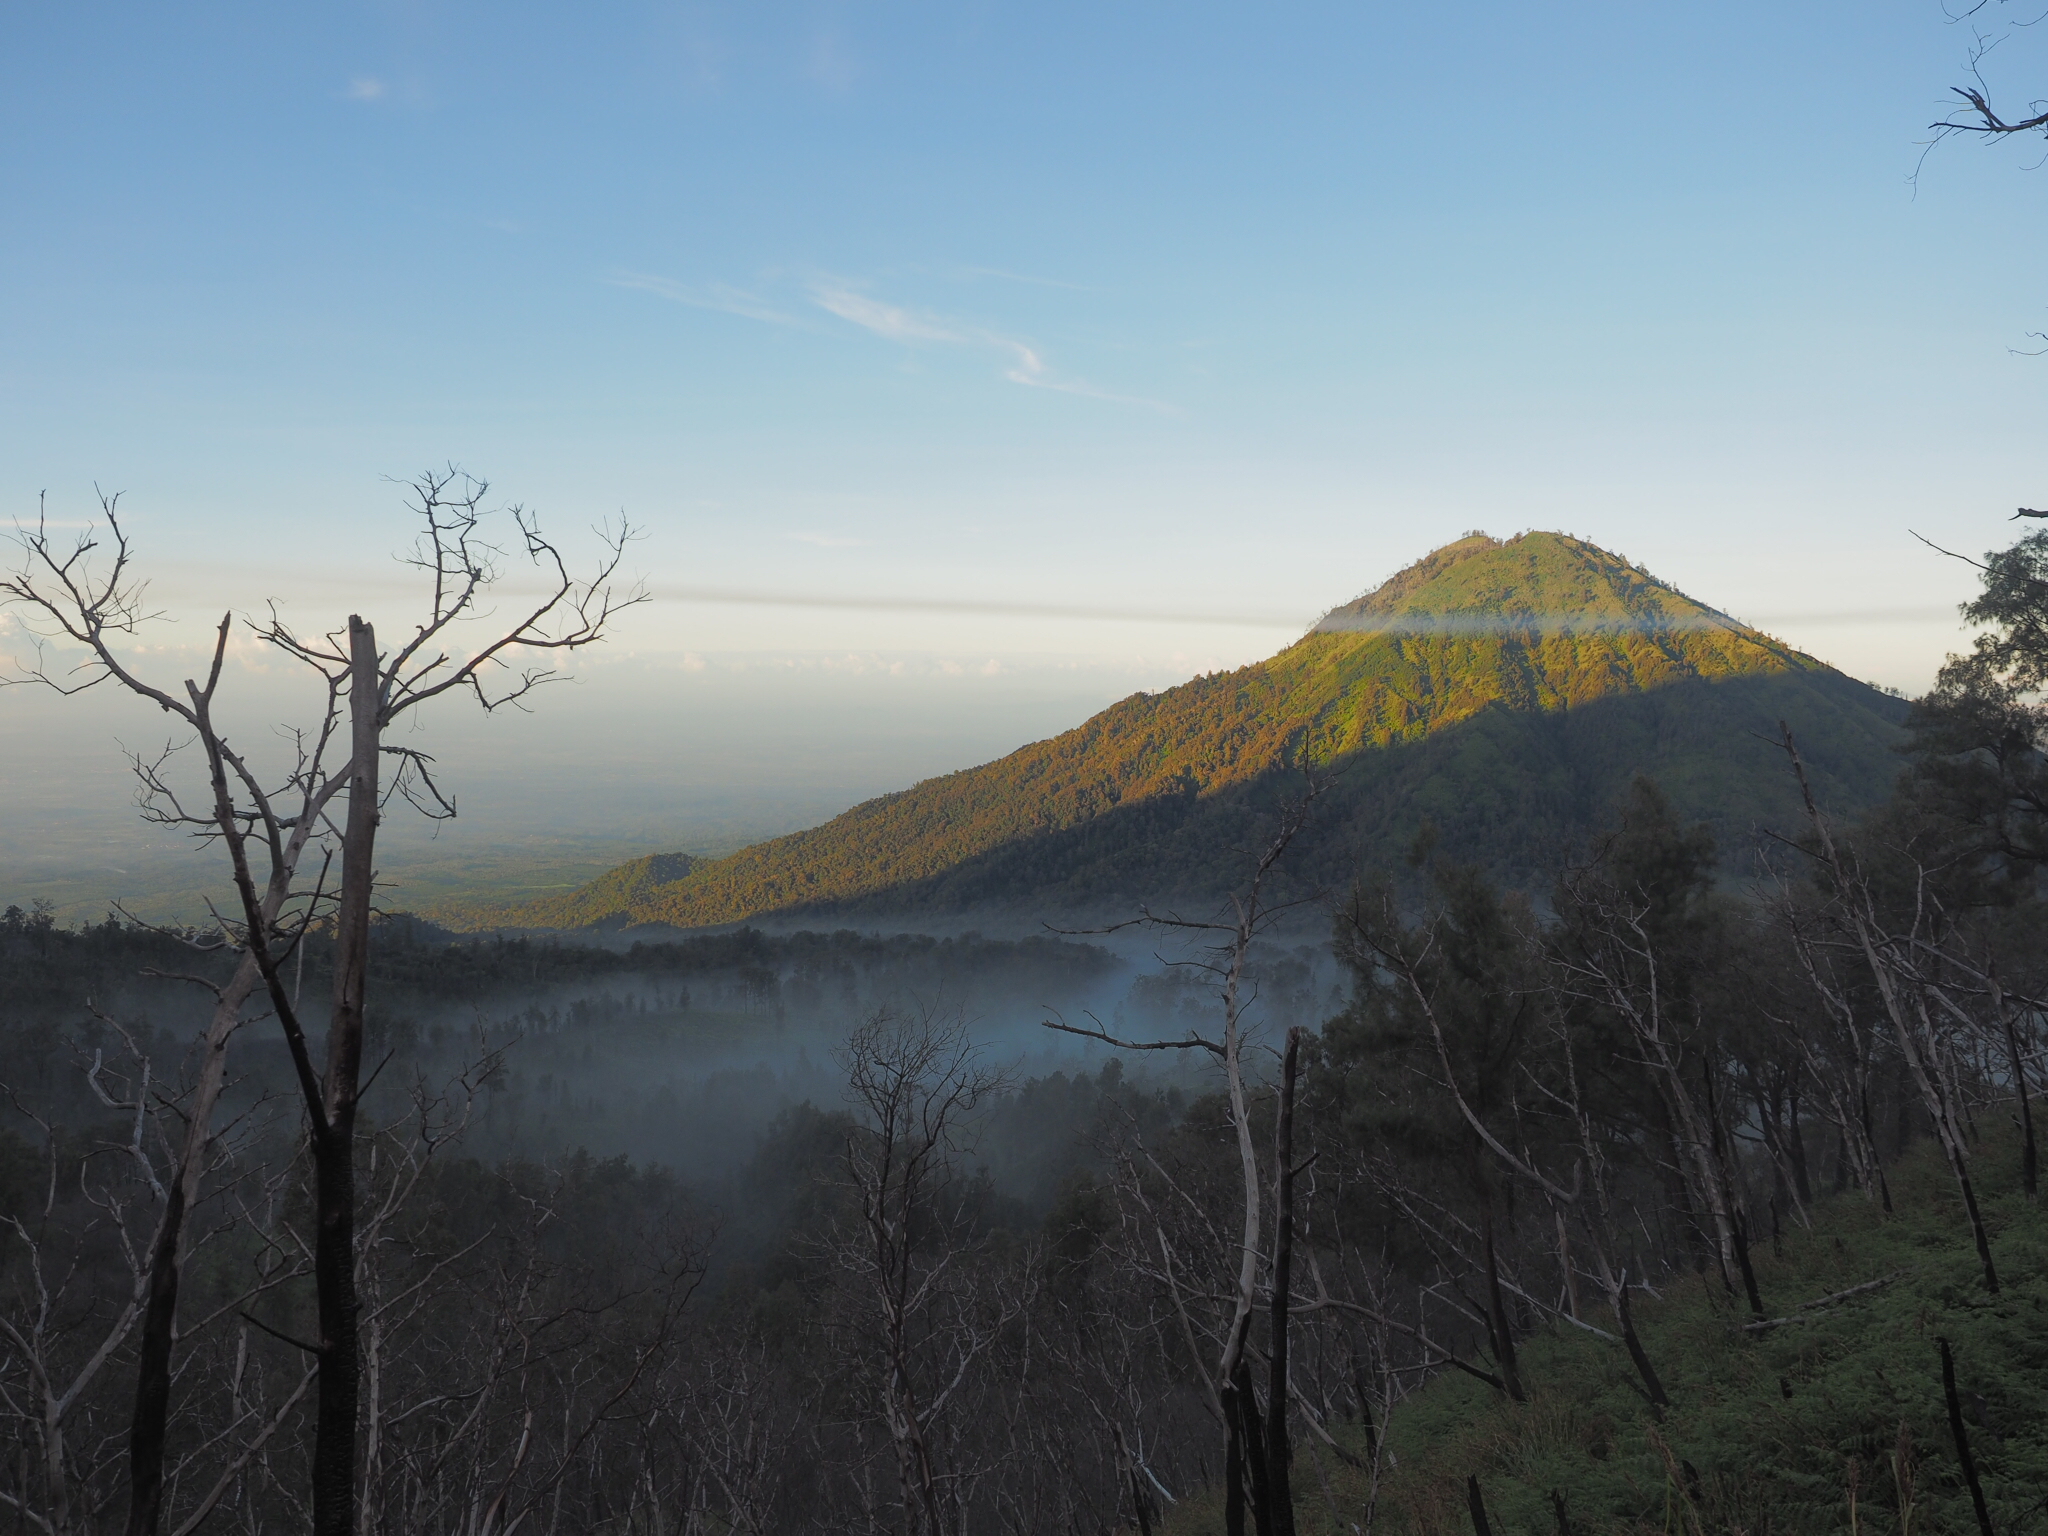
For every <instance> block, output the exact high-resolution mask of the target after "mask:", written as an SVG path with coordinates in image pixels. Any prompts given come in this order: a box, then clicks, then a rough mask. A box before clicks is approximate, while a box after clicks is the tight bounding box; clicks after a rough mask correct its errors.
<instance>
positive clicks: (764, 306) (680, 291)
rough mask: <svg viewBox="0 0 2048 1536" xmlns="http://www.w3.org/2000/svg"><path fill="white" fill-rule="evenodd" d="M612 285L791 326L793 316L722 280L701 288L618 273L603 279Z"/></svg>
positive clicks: (725, 312) (726, 312)
mask: <svg viewBox="0 0 2048 1536" xmlns="http://www.w3.org/2000/svg"><path fill="white" fill-rule="evenodd" d="M606 281H608V282H609V283H610V284H611V285H612V286H613V287H614V288H632V289H637V290H638V291H639V292H641V293H651V294H653V295H654V296H655V297H656V298H662V299H667V300H668V301H669V302H670V303H671V304H687V305H689V306H690V307H691V308H692V309H713V310H717V311H719V312H720V313H721V314H727V315H741V316H744V317H745V318H746V319H748V320H761V321H765V322H766V323H767V324H769V325H795V324H796V323H797V318H796V316H795V315H792V314H789V313H788V312H787V311H784V310H780V309H777V308H776V307H775V306H774V304H773V303H771V302H770V301H769V300H767V299H764V298H762V297H761V296H760V295H759V294H755V293H749V292H748V291H747V290H746V289H744V288H734V287H732V286H730V285H729V284H726V283H707V284H705V285H704V286H703V287H701V288H696V287H691V286H690V285H689V284H687V283H678V282H675V281H674V280H672V279H670V278H666V277H656V276H654V275H652V274H651V273H646V272H620V273H618V274H616V275H615V276H613V277H610V278H608V279H606Z"/></svg>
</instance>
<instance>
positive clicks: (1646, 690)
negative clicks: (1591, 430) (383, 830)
mask: <svg viewBox="0 0 2048 1536" xmlns="http://www.w3.org/2000/svg"><path fill="white" fill-rule="evenodd" d="M1901 712H1902V706H1901V705H1900V704H1899V703H1898V702H1897V701H1896V700H1893V699H1890V698H1888V697H1886V696H1885V695H1884V694H1882V693H1880V692H1879V691H1878V690H1876V689H1874V688H1871V687H1869V686H1867V685H1866V684H1863V683H1859V682H1856V681H1854V680H1852V679H1850V678H1848V677H1845V676H1844V675H1842V674H1841V673H1839V672H1837V671H1835V670H1834V669H1833V668H1830V667H1828V666H1825V665H1823V664H1822V663H1820V662H1818V661H1816V660H1815V659H1814V658H1812V657H1810V656H1807V655H1804V654H1802V653H1800V652H1798V651H1795V650H1793V649H1791V648H1790V647H1788V646H1785V645H1783V644H1781V643H1779V642H1778V641H1776V640H1773V639H1771V638H1770V637H1768V636H1766V635H1763V634H1761V633H1759V632H1757V631H1755V630H1752V629H1749V628H1746V627H1744V626H1742V625H1740V624H1738V623H1736V622H1735V621H1734V620H1732V619H1730V618H1729V617H1728V616H1726V615H1725V614H1721V613H1718V612H1716V611H1715V610H1713V609H1711V608H1708V607H1706V606H1704V605H1703V604H1700V603H1697V602H1695V601H1693V600H1692V599H1690V598H1688V597H1686V596H1685V595H1684V594H1682V593H1680V592H1678V591H1676V590H1674V589H1673V588H1671V587H1669V586H1666V585H1664V584H1662V583H1660V582H1658V581H1656V580H1655V579H1654V578H1653V577H1651V576H1650V575H1649V574H1648V573H1646V572H1644V571H1642V570H1640V569H1638V568H1636V567H1634V566H1632V565H1630V564H1629V563H1628V562H1627V561H1625V560H1623V559H1621V558H1620V557H1618V556H1616V555H1612V554H1609V553H1608V552H1606V551H1605V550H1602V549H1599V548H1597V547H1596V546H1594V545H1591V544H1588V543H1585V542H1583V541H1581V540H1578V539H1573V538H1569V537H1567V536H1565V535H1563V534H1556V533H1528V534H1523V535H1521V536H1519V537H1517V538H1514V539H1510V540H1506V541H1502V540H1497V539H1493V538H1489V537H1487V536H1485V535H1474V536H1471V537H1468V538H1465V539H1462V540H1460V541H1459V542H1457V543H1455V544H1452V545H1448V546H1446V547H1445V548H1443V549H1440V550H1438V551H1436V552H1435V553H1434V554H1432V555H1430V556H1428V557H1427V558H1426V559H1424V560H1422V561H1420V562H1418V563H1417V564H1416V565H1414V566H1412V567H1410V568H1409V569H1408V570H1406V571H1403V572H1402V573H1401V574H1399V575H1398V576H1396V577H1394V578H1393V579H1392V580H1390V581H1388V582H1386V583H1385V584H1384V585H1382V586H1381V587H1379V588H1378V589H1376V590H1375V591H1373V592H1371V593H1369V594H1368V595H1366V596H1365V597H1363V598H1361V599H1359V600H1358V601H1357V602H1354V603H1351V604H1348V605H1346V606H1345V607H1342V608H1339V609H1337V610H1335V611H1333V612H1332V613H1330V614H1329V615H1328V616H1326V617H1325V618H1324V619H1323V620H1322V622H1321V623H1319V624H1318V625H1317V626H1316V628H1315V629H1314V630H1312V631H1311V632H1310V633H1309V634H1307V635H1306V636H1304V637H1303V638H1302V639H1301V640H1299V641H1297V642H1296V643H1295V644H1293V645H1291V646H1289V647H1288V648H1287V649H1285V650H1284V651H1281V652H1280V653H1279V654H1278V655H1276V656H1273V657H1271V658H1270V659H1268V660H1266V661H1263V662H1259V663H1257V664H1255V665H1252V666H1248V667H1243V668H1240V669H1238V670H1237V671H1234V672H1228V673H1216V674H1212V675H1210V676H1207V677H1199V678H1196V679H1194V680H1193V681H1191V682H1188V683H1185V684H1182V685H1181V686H1180V687H1177V688H1172V689H1169V690H1167V691H1166V692H1164V693H1159V694H1135V695H1133V696H1132V697H1130V698H1128V699H1125V700H1123V701H1122V702H1121V703H1118V704H1116V705H1113V706H1111V707H1110V708H1109V709H1106V710H1104V711H1103V712H1102V713H1100V714H1098V715H1096V716H1095V717H1094V718H1093V719H1091V720H1089V721H1087V722H1085V723H1084V724H1082V725H1080V726H1078V727H1076V728H1075V729H1073V730H1071V731H1068V732H1065V733H1064V734H1062V735H1060V736H1056V737H1054V738H1052V739H1051V740H1049V741H1041V742H1035V743H1033V744H1032V745H1030V746H1027V747H1023V748H1020V749H1019V750H1018V751H1016V752H1013V753H1011V754H1010V755H1009V756H1008V757H1005V758H1002V759H1000V760H998V761H996V762H993V763H989V764H985V765H983V766H981V767H978V768H971V769H966V770H964V771H962V772H959V773H954V774H949V775H946V776H944V777H941V778H936V779H930V780H927V781H925V782H924V783H922V784H919V785H917V786H915V787H914V788H911V789H908V790H904V791H902V792H900V793H897V794H893V795H885V796H882V797H881V798H879V799H876V800H870V801H868V802H866V803H865V804H862V805H858V806H856V807H854V808H853V809H852V810H850V811H848V812H846V813H845V814H844V815H841V816H839V817H837V818H835V819H834V820H832V821H829V822H827V823H825V824H824V825H823V826H819V827H815V828H812V829H810V830H808V831H805V832H799V833H796V834H793V835H791V836H788V837H781V838H776V839H774V840H772V841H769V842H765V843H761V844H757V845H756V846H754V847H751V848H746V849H742V850H741V851H740V852H738V853H735V854H733V855H731V856H729V857H727V858H723V859H717V860H707V861H694V862H689V863H688V864H687V866H685V865H683V864H673V865H668V864H662V863H660V862H656V861H646V860H643V861H640V862H639V863H638V864H635V865H629V866H626V867H625V868H624V869H621V870H618V871H614V872H613V873H611V874H609V875H607V876H605V877H604V878H603V879H601V880H599V881H596V882H594V883H592V884H591V885H589V886H586V887H584V888H583V889H581V890H578V891H575V892H573V893H570V894H567V895H565V896H562V897H559V898H553V899H549V900H544V901H539V902H534V903H531V904H528V905H526V906H524V907H521V908H518V909H516V910H515V911H514V912H513V913H511V914H509V917H510V920H511V921H514V922H518V923H523V924H527V925H531V926H536V927H577V926H585V925H591V924H599V923H603V924H609V925H627V924H640V923H668V924H674V925H676V926H679V927H698V926H705V925H712V924H719V923H729V922H735V921H739V920H741V919H745V918H751V917H761V916H768V915H773V914H789V915H792V916H795V915H798V914H802V915H805V916H806V917H810V916H823V915H830V914H834V913H838V914H853V913H861V914H868V915H879V914H883V913H888V914H899V913H900V914H904V915H911V914H926V915H931V914H956V913H963V912H968V911H974V910H979V909H984V908H998V909H1003V910H1006V911H1011V912H1015V913H1017V914H1020V915H1024V914H1029V915H1034V916H1036V915H1044V916H1064V917H1079V916H1094V915H1102V914H1112V913H1116V914H1121V913H1125V912H1128V911H1129V909H1130V908H1131V907H1132V906H1133V905H1134V904H1136V903H1137V902H1140V901H1152V902H1158V901H1162V900H1175V899H1181V900H1201V899H1204V898H1210V897H1213V896H1215V895H1216V894H1218V893H1220V892H1221V891H1224V890H1227V889H1228V888H1229V887H1230V886H1231V885H1232V884H1233V883H1234V881H1235V880H1236V878H1237V874H1238V870H1239V868H1240V866H1241V864H1242V857H1241V855H1238V854H1236V853H1234V852H1233V851H1232V850H1233V849H1234V848H1237V847H1242V846H1243V845H1244V844H1245V843H1246V842H1247V841H1248V840H1249V839H1252V838H1254V837H1256V836H1257V828H1258V824H1259V822H1260V820H1261V817H1262V815H1263V813H1265V812H1266V811H1268V810H1269V809H1270V808H1271V806H1272V805H1273V804H1274V803H1275V800H1276V797H1278V796H1279V795H1281V794H1282V793H1284V792H1286V790H1287V788H1288V787H1290V786H1291V785H1293V784H1294V783H1295V782H1296V779H1295V777H1294V775H1293V774H1292V773H1291V772H1289V771H1288V770H1286V769H1285V767H1284V766H1283V765H1284V764H1285V762H1286V760H1287V757H1288V753H1289V749H1290V743H1292V742H1294V741H1296V740H1297V739H1299V740H1303V741H1305V742H1306V743H1307V744H1308V746H1309V747H1310V749H1311V750H1312V751H1313V753H1314V754H1315V756H1316V757H1317V759H1318V760H1321V761H1325V762H1327V763H1328V764H1330V765H1331V766H1332V767H1333V768H1335V769H1337V770H1339V776H1338V780H1337V785H1336V788H1335V789H1334V790H1333V791H1332V792H1331V793H1330V794H1329V795H1328V796H1327V797H1326V799H1325V800H1324V801H1323V802H1322V804H1321V806H1320V807H1319V811H1318V816H1317V820H1316V822H1315V824H1314V826H1313V828H1312V831H1311V835H1310V836H1309V837H1308V838H1307V840H1306V841H1305V842H1304V844H1303V845H1302V846H1301V847H1300V849H1299V851H1298V853H1297V855H1296V857H1295V860H1294V868H1295V870H1296V872H1297V874H1298V876H1299V877H1300V878H1301V879H1303V880H1305V881H1310V882H1321V883H1328V884H1341V883H1344V882H1346V881H1348V880H1349V879H1350V878H1351V877H1352V876H1353V875H1354V874H1355V873H1356V871H1357V870H1358V869H1359V868H1360V867H1361V866H1362V865H1364V864H1368V863H1390V862H1392V861H1394V860H1395V859H1397V858H1398V857H1399V855H1400V853H1401V852H1402V850H1403V849H1405V847H1406V846H1407V844H1408V842H1409V841H1410V840H1411V839H1412V838H1413V837H1414V835H1415V833H1416V831H1417V830H1418V829H1419V828H1420V827H1421V826H1422V825H1423V824H1424V823H1425V822H1428V823H1431V824H1433V825H1434V826H1435V827H1436V828H1437V829H1438V833H1439V836H1440V839H1441V846H1442V847H1443V848H1444V849H1445V851H1446V852H1450V853H1453V854H1456V855H1459V856H1463V857H1469V858H1476V859H1479V860H1481V861H1482V862H1484V863H1486V864H1487V865H1489V866H1490V867H1492V868H1493V869H1495V870H1496V871H1497V872H1498V873H1500V874H1502V875H1503V876H1504V877H1506V878H1508V879H1511V880H1513V879H1520V878H1534V876H1535V872H1536V871H1538V870H1539V869H1541V868H1543V867H1544V866H1546V865H1550V864H1553V863H1554V858H1555V856H1556V854H1557V853H1558V851H1559V850H1560V849H1561V848H1563V847H1565V846H1567V845H1569V844H1570V843H1571V842H1573V841H1574V840H1576V839H1578V838H1580V837H1582V836H1583V835H1584V833H1585V832H1586V831H1587V829H1588V828H1590V827H1591V826H1593V825H1595V824H1597V823H1598V821H1599V820H1600V819H1601V818H1602V816H1603V815H1604V814H1605V812H1606V810H1607V809H1608V807H1609V806H1610V805H1611V803H1612V802H1613V799H1614V796H1615V795H1616V794H1617V793H1618V792H1619V791H1620V789H1621V788H1622V787H1624V786H1625V785H1626V784H1627V783H1628V781H1629V780H1630V778H1631V777H1633V775H1635V774H1636V773H1637V772H1646V773H1649V774H1652V775H1653V776H1655V777H1656V778H1658V779H1659V780H1660V781H1661V782H1662V783H1663V784H1664V786H1665V788H1666V790H1667V791H1668V792H1669V794H1670V795H1671V798H1672V800H1673V802H1674V803H1675V804H1676V805H1677V807H1678V808H1679V810H1680V811H1681V812H1682V813H1684V814H1686V815H1688V816H1693V817H1699V818H1703V819H1705V820H1707V821H1710V822H1712V823H1714V824H1715V825H1716V827H1717V829H1718V830H1720V831H1721V832H1722V833H1723V836H1724V846H1730V847H1739V846H1742V845H1744V844H1746V843H1747V842H1748V840H1749V836H1750V833H1751V831H1752V829H1753V828H1754V827H1755V826H1756V825H1757V824H1759V823H1781V822H1786V821H1789V820H1790V818H1791V813H1792V810H1793V805H1792V801H1791V798H1790V797H1791V786H1790V784H1789V782H1788V781H1787V780H1786V778H1785V776H1784V772H1783V767H1782V759H1781V758H1780V756H1779V754H1777V753H1776V751H1775V750H1774V749H1773V748H1772V747H1770V746H1769V745H1768V744H1767V743H1766V742H1763V741H1761V740H1758V739H1757V733H1760V732H1761V733H1772V732H1774V731H1775V729H1776V722H1777V721H1778V720H1779V719H1780V718H1781V717H1782V718H1785V719H1787V720H1789V721H1790V722H1791V723H1792V725H1793V728H1794V729H1795V730H1796V731H1797V732H1798V733H1799V734H1800V737H1801V740H1802V743H1803V745H1804V747H1805V748H1806V751H1807V754H1808V757H1809V760H1810V762H1811V764H1812V766H1813V767H1814V770H1815V773H1816V777H1817V780H1818V787H1819V788H1820V789H1821V791H1822V792H1823V793H1824V794H1826V795H1827V796H1828V797H1829V799H1830V801H1831V803H1833V804H1834V805H1835V806H1837V807H1838V808H1840V809H1844V810H1847V809H1853V808H1855V807H1858V806H1861V805H1864V804H1868V803H1870V802H1871V801H1873V800H1875V799H1876V798H1877V797H1879V796H1880V795H1881V794H1882V793H1883V792H1884V790H1885V788H1886V786H1887V785H1888V784H1889V782H1890V780H1891V777H1892V775H1893V772H1894V764H1893V759H1892V754H1891V750H1890V748H1891V745H1892V742H1893V738H1894V735H1895V726H1896V721H1897V719H1898V717H1899V715H1900V714H1901ZM501 920H502V919H501Z"/></svg>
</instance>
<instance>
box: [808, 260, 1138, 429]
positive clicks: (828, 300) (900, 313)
mask: <svg viewBox="0 0 2048 1536" xmlns="http://www.w3.org/2000/svg"><path fill="white" fill-rule="evenodd" d="M811 298H812V300H813V301H814V302H815V303H816V304H817V305H818V307H819V308H820V309H823V310H825V311H826V312H828V313H830V314H834V315H837V316H838V317H839V318H840V319H842V320H846V321H850V322H851V323H852V324H854V325H857V326H859V327H861V328H862V329H863V330H867V331H872V332H874V333H875V334H876V335H877V336H884V337H887V338H888V339H889V340H891V341H903V342H910V341H936V342H942V343H946V344H948V345H953V346H974V347H989V348H993V349H994V350H996V351H998V352H1004V353H1007V354H1009V357H1010V365H1009V367H1007V368H1005V369H1004V370H1003V377H1004V378H1006V379H1008V380H1009V381H1010V382H1011V383H1012V384H1022V385H1024V386H1025V387H1026V388H1029V389H1051V390H1057V391H1058V392H1059V393H1061V394H1066V395H1084V396H1086V397H1087V398H1089V399H1091V400H1111V401H1115V402H1116V403H1117V404H1119V405H1142V406H1145V407H1147V408H1149V409H1151V410H1155V411H1164V410H1170V409H1171V407H1169V406H1167V405H1166V404H1165V403H1164V402H1162V401H1158V400H1147V399H1144V398H1142V397H1140V396H1137V395H1119V394H1114V393H1112V392H1111V391H1109V390H1106V389H1098V388H1097V387H1096V386H1095V385H1093V384H1090V383H1087V382H1086V381H1085V380H1082V379H1071V378H1065V377H1062V376H1061V375H1059V374H1057V373H1055V372H1054V371H1053V369H1052V368H1051V367H1050V366H1049V365H1048V364H1047V362H1046V360H1045V355H1044V354H1043V353H1042V352H1040V351H1039V349H1038V348H1037V347H1035V346H1033V345H1032V344H1031V343H1029V342H1025V341H1020V340H1018V339H1017V338H1016V337H1014V336H1005V335H1003V334H1002V333H1001V332H999V331H991V330H987V329H984V328H982V327H979V326H972V325H967V324H964V323H962V322H960V321H956V320H949V319H947V318H946V317H944V316H942V315H933V314H930V313H919V312H917V311H914V310H909V309H905V308H903V307H901V306H899V305H895V304H887V303H884V302H883V301H882V300H880V299H876V298H872V297H870V296H869V295H867V294H865V293H861V292H859V291H858V290H856V289H854V288H851V287H848V286H846V285H844V284H840V283H820V284H817V285H816V286H814V287H813V288H812V290H811Z"/></svg>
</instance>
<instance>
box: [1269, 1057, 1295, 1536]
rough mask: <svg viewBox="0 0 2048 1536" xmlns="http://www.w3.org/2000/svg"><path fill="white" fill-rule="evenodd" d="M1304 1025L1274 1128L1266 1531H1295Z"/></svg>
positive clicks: (1283, 1066)
mask: <svg viewBox="0 0 2048 1536" xmlns="http://www.w3.org/2000/svg"><path fill="white" fill-rule="evenodd" d="M1301 1033H1302V1032H1301V1030H1299V1029H1290V1030H1288V1031H1287V1049H1286V1052H1285V1054H1284V1055H1283V1056H1282V1058H1281V1062H1280V1103H1279V1107H1278V1110H1277V1113H1276V1114H1275V1116H1274V1130H1273V1162H1274V1170H1273V1311H1272V1330H1273V1332H1272V1337H1271V1338H1270V1339H1269V1340H1268V1341H1267V1350H1268V1359H1269V1361H1270V1364H1271V1371H1270V1374H1269V1375H1268V1377H1267V1385H1266V1497H1267V1505H1268V1508H1267V1524H1266V1529H1267V1533H1268V1536H1294V1491H1293V1487H1292V1484H1291V1481H1290V1477H1289V1470H1288V1463H1289V1462H1290V1461H1292V1460H1293V1457H1294V1452H1293V1448H1292V1447H1291V1446H1290V1445H1289V1444H1288V1442H1287V1399H1288V1394H1289V1391H1290V1385H1289V1377H1288V1357H1287V1321H1288V1318H1287V1309H1288V1305H1289V1302H1290V1299H1291V1298H1290V1296H1289V1288H1290V1287H1291V1286H1292V1284H1293V1282H1294V1084H1295V1077H1296V1074H1297V1072H1298V1071H1299V1070H1300V1066H1301Z"/></svg>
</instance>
